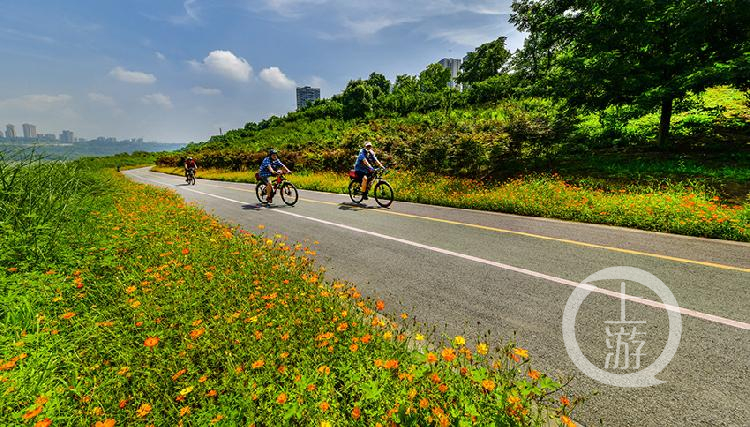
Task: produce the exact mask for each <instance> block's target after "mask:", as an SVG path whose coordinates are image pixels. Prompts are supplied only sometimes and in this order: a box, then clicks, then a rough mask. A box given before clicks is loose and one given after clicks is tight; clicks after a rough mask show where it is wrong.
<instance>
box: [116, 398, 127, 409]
mask: <svg viewBox="0 0 750 427" xmlns="http://www.w3.org/2000/svg"><path fill="white" fill-rule="evenodd" d="M127 405H128V400H127V399H122V400H121V401H120V403H118V404H117V406H118V407H119V408H120V409H125V407H126V406H127Z"/></svg>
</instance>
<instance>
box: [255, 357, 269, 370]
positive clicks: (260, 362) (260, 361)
mask: <svg viewBox="0 0 750 427" xmlns="http://www.w3.org/2000/svg"><path fill="white" fill-rule="evenodd" d="M265 364H266V362H264V361H263V359H258V360H256V361H255V362H253V365H252V366H253V369H258V368H262V367H263V366H264V365H265Z"/></svg>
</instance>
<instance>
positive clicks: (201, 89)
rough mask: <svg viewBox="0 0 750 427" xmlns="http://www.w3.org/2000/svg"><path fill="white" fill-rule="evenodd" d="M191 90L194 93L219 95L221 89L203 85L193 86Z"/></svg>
mask: <svg viewBox="0 0 750 427" xmlns="http://www.w3.org/2000/svg"><path fill="white" fill-rule="evenodd" d="M191 92H193V93H194V94H196V95H221V91H220V90H219V89H213V88H208V87H203V86H195V87H194V88H192V89H191Z"/></svg>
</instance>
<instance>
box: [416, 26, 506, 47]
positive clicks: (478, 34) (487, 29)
mask: <svg viewBox="0 0 750 427" xmlns="http://www.w3.org/2000/svg"><path fill="white" fill-rule="evenodd" d="M502 31H503V27H502V25H501V24H491V25H483V26H478V27H472V28H450V29H437V30H435V31H433V32H432V33H431V34H430V36H429V38H431V39H442V40H446V41H448V42H451V43H455V44H460V45H464V46H469V47H477V46H479V45H481V44H484V43H488V42H491V41H493V40H495V39H497V38H498V37H500V35H501V32H502Z"/></svg>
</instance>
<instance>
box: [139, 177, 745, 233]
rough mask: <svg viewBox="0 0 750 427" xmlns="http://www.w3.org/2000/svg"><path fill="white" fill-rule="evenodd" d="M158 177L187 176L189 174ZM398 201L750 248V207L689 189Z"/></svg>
mask: <svg viewBox="0 0 750 427" xmlns="http://www.w3.org/2000/svg"><path fill="white" fill-rule="evenodd" d="M153 170H154V171H158V172H166V173H172V174H177V175H181V174H182V173H183V172H182V170H181V169H177V168H169V167H161V166H157V167H154V168H153ZM198 178H208V179H218V180H226V181H235V182H254V180H255V178H254V177H253V176H252V174H251V173H249V172H229V171H221V170H200V171H199V172H198ZM386 178H387V179H388V181H389V182H390V183H391V184H392V185H393V188H394V192H395V198H396V200H401V201H408V202H417V203H428V204H433V205H440V206H449V207H456V208H464V209H482V210H489V211H497V212H507V213H513V214H519V215H527V216H541V217H547V218H559V219H564V220H570V221H579V222H586V223H594V224H610V225H617V226H623V227H632V228H639V229H642V230H648V231H661V232H667V233H676V234H684V235H689V236H699V237H710V238H719V239H727V240H738V241H745V242H747V241H750V200H748V201H746V202H745V203H743V204H734V203H724V202H722V200H721V198H720V197H719V196H718V194H716V193H715V192H714V191H713V190H711V189H710V188H709V187H705V186H700V185H694V184H692V185H691V184H690V183H682V182H666V183H661V184H659V185H653V186H646V185H629V186H620V187H618V188H601V187H597V186H588V185H585V184H580V183H579V184H572V183H570V182H568V181H566V180H564V179H562V178H561V177H559V176H557V175H530V176H525V177H519V178H515V179H512V180H509V181H505V182H503V183H498V184H491V183H490V184H487V183H483V182H481V181H478V180H472V179H461V178H451V177H444V176H439V175H434V174H417V173H411V172H400V171H398V172H392V173H390V174H389V175H388V176H387V177H386ZM289 179H290V180H291V181H292V182H294V184H295V185H296V186H297V187H299V188H304V189H308V190H319V191H327V192H332V193H346V192H347V186H348V178H347V177H346V176H345V175H344V174H341V173H334V172H302V173H296V174H294V175H291V176H290V177H289Z"/></svg>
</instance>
